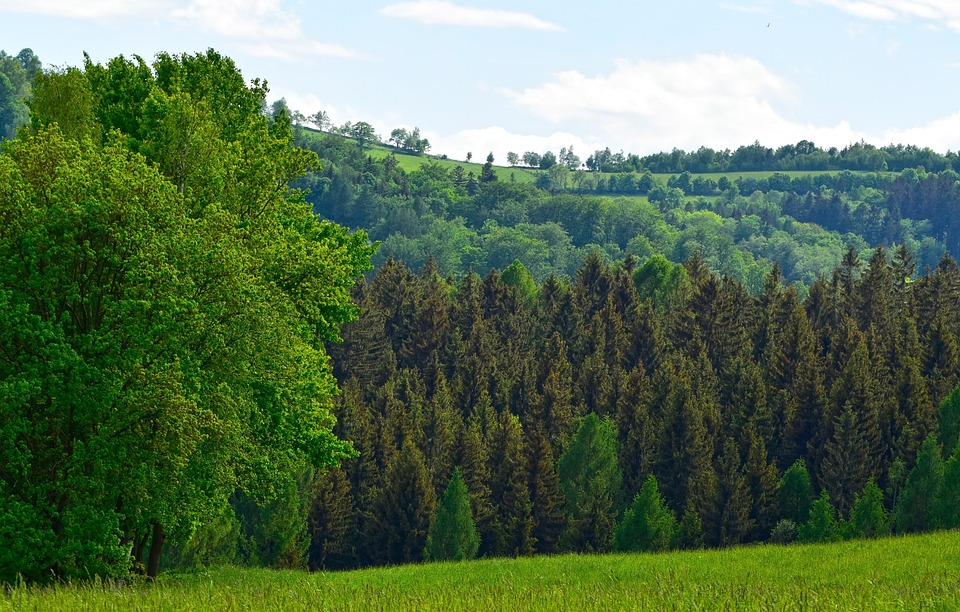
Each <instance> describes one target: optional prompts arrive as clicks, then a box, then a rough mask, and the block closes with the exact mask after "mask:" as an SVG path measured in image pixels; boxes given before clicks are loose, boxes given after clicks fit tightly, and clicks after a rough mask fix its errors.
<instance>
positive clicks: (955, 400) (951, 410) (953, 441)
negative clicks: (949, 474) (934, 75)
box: [940, 385, 960, 456]
mask: <svg viewBox="0 0 960 612" xmlns="http://www.w3.org/2000/svg"><path fill="white" fill-rule="evenodd" d="M958 438H960V385H957V386H956V387H954V389H953V391H952V392H951V393H950V395H948V396H947V397H946V398H944V400H943V401H942V402H941V403H940V441H941V442H943V452H944V453H945V454H948V455H950V456H952V455H953V451H954V449H956V448H957V446H958V445H957V440H958Z"/></svg>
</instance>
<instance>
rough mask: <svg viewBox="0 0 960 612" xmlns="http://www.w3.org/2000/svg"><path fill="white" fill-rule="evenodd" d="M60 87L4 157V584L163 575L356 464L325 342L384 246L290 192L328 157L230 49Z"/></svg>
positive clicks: (105, 72) (0, 380)
mask: <svg viewBox="0 0 960 612" xmlns="http://www.w3.org/2000/svg"><path fill="white" fill-rule="evenodd" d="M177 75H179V76H177ZM48 76H49V81H46V85H44V87H46V86H49V89H47V90H46V92H45V93H49V94H50V96H49V98H42V99H41V101H43V100H47V101H49V102H50V103H49V104H46V103H45V102H44V104H40V105H38V106H37V113H38V117H41V116H42V117H43V119H42V120H41V121H39V122H40V123H41V124H43V123H45V122H46V123H48V124H49V125H51V126H52V127H50V128H48V129H39V130H38V131H37V132H36V133H34V134H30V135H26V134H25V135H24V136H22V137H21V138H19V139H18V140H16V141H14V142H13V143H12V144H11V145H10V146H9V147H7V148H5V149H4V152H3V154H2V155H0V219H2V225H3V227H4V230H3V232H2V233H0V270H2V271H0V301H3V302H4V308H3V309H2V313H0V318H2V319H3V320H2V325H0V330H2V331H0V352H2V353H3V354H6V355H12V356H13V357H12V358H11V359H6V360H3V361H2V362H0V406H3V409H2V410H3V412H2V414H0V424H2V431H3V432H4V434H3V437H2V439H0V445H2V449H0V457H2V458H0V474H2V476H3V482H4V483H5V484H4V486H3V489H2V490H0V508H2V510H0V513H2V514H3V515H5V516H9V517H10V519H11V521H13V522H11V523H9V524H8V525H6V526H5V527H4V529H8V530H9V533H10V534H14V537H13V539H12V540H10V545H9V549H10V550H12V551H14V552H16V553H17V554H16V555H15V556H10V557H8V558H4V559H3V563H2V565H0V578H2V579H9V578H10V577H11V576H13V575H14V574H15V573H20V574H23V575H25V576H30V577H40V576H45V577H51V576H60V577H64V578H70V577H79V576H83V577H88V576H92V575H104V576H117V575H122V574H123V573H124V572H125V571H126V568H127V567H129V565H130V563H131V558H130V551H131V549H132V550H133V559H132V561H133V563H134V564H135V565H139V564H140V563H144V561H146V563H145V565H146V567H147V571H148V572H149V573H155V572H156V571H157V568H158V565H157V563H158V561H159V559H160V552H161V547H162V545H163V543H164V542H165V539H166V538H167V537H169V538H170V540H171V541H172V542H174V543H183V542H186V541H187V540H188V539H189V538H190V536H191V535H192V534H193V533H194V531H195V530H196V529H197V528H198V527H200V526H201V525H203V524H204V523H206V522H208V521H211V520H214V519H216V517H217V516H218V515H219V513H220V511H221V510H222V507H223V502H224V500H226V499H227V498H228V497H229V496H231V495H233V494H234V493H235V492H236V491H237V490H238V489H239V490H240V491H242V492H245V493H247V494H249V495H253V496H256V497H258V498H262V499H265V500H266V499H272V498H275V497H276V495H277V493H278V491H281V490H283V488H284V486H286V485H285V484H284V483H289V482H290V478H291V474H294V473H297V472H298V471H299V470H300V469H301V467H302V465H303V462H304V461H309V462H310V463H313V464H314V465H316V466H324V465H330V464H333V463H336V462H337V461H338V460H340V459H342V458H345V457H349V456H351V455H352V454H353V452H352V449H351V447H350V445H349V443H346V442H343V441H340V440H338V439H337V438H336V437H335V436H334V435H333V431H332V429H333V425H334V419H333V417H332V414H331V413H330V398H331V397H332V395H333V394H334V392H335V391H336V386H335V381H334V379H333V377H332V374H331V371H330V366H329V362H328V359H327V356H326V352H325V350H324V347H323V344H322V342H323V340H324V339H334V338H336V336H337V333H338V326H339V324H341V323H343V322H345V321H348V320H349V319H350V318H351V317H352V316H353V315H354V313H355V311H354V309H353V307H352V306H351V305H350V296H349V289H350V287H351V286H352V285H353V283H354V280H355V279H356V277H357V276H358V275H360V274H361V273H362V272H363V271H365V270H366V269H367V268H368V267H369V258H370V256H371V254H372V251H373V249H372V248H371V247H370V246H369V245H367V244H366V237H365V236H364V235H363V234H355V235H350V234H348V233H347V231H346V230H345V229H344V228H342V227H339V226H336V225H334V224H333V223H330V222H324V221H319V220H318V219H317V218H316V217H315V216H313V215H312V214H311V212H310V211H309V209H308V208H307V207H306V206H304V203H303V199H302V194H301V193H299V192H297V191H295V190H291V189H289V188H288V187H287V185H288V182H289V181H290V180H291V179H293V178H295V177H297V176H298V175H301V174H302V173H303V172H305V171H306V170H307V169H309V168H315V167H316V158H315V156H313V155H312V154H309V153H306V152H303V151H300V150H296V149H294V148H292V147H291V141H292V136H291V133H290V130H289V125H287V126H283V125H280V124H274V125H273V126H269V125H268V124H267V121H266V119H265V118H264V117H262V116H261V115H260V105H259V104H255V105H254V104H247V103H245V102H243V101H244V100H246V101H254V102H256V101H257V100H258V99H259V98H261V97H262V93H263V91H262V90H260V89H256V88H253V89H248V88H247V86H246V85H245V83H244V80H243V78H242V77H241V76H240V75H239V72H237V71H236V69H235V67H234V66H233V64H232V62H229V61H228V60H225V59H224V58H222V57H220V56H218V55H216V54H215V53H214V52H212V51H211V52H208V54H206V55H202V56H186V57H182V58H179V57H178V58H171V57H168V56H159V57H158V60H157V62H156V64H155V66H154V69H153V70H151V67H150V66H148V65H146V64H145V63H144V62H143V61H142V60H139V58H137V60H136V61H127V60H124V59H123V58H116V59H115V60H112V61H111V62H110V63H109V64H108V65H107V66H100V65H96V64H93V63H92V62H90V61H89V59H88V61H87V63H86V66H85V70H84V72H83V73H82V76H83V77H84V78H86V80H87V81H88V83H89V87H88V88H86V89H85V88H84V87H82V83H81V81H80V73H78V72H77V71H70V70H68V71H66V72H64V73H57V74H56V75H48ZM41 83H44V81H43V79H41ZM61 85H64V89H59V88H60V86H61ZM67 85H69V87H67ZM167 86H169V87H170V89H169V90H166V89H164V87H167ZM231 87H232V88H233V89H230V88H231ZM41 89H42V88H41ZM63 91H68V92H69V95H64V96H60V97H58V95H59V94H57V92H63ZM84 92H86V93H84ZM89 92H93V94H94V95H93V98H92V105H93V110H92V117H93V118H94V120H95V121H96V123H97V129H88V127H89V126H88V125H87V124H86V123H85V122H86V121H88V119H89V117H88V116H87V114H86V111H85V110H83V112H81V113H80V114H79V115H77V116H79V117H81V119H77V118H76V117H77V116H74V115H70V116H69V117H68V116H67V115H69V113H67V111H69V110H71V109H70V106H71V104H72V103H73V102H77V101H79V102H77V103H78V104H79V103H80V102H84V100H85V99H86V98H85V97H84V96H85V95H87V94H88V93H89ZM71 101H72V102H71ZM84 103H85V102H84ZM220 105H223V112H220V110H221V108H220ZM81 106H82V104H81ZM81 110H82V109H81ZM191 110H192V111H194V112H188V111H191ZM60 112H64V113H66V114H65V115H64V124H65V125H70V126H73V127H71V128H70V129H71V134H70V136H71V138H67V137H65V135H64V134H62V132H61V131H60V130H59V129H58V128H57V127H56V125H55V124H57V125H59V123H60V121H59V118H58V116H57V115H58V113H60ZM44 113H46V114H44ZM83 117H87V119H83ZM187 118H190V119H191V121H192V122H193V123H190V122H187V123H184V121H185V120H186V119H187ZM111 130H118V131H119V135H118V132H117V131H113V132H111ZM95 134H105V135H109V137H106V138H105V140H106V141H107V143H106V144H105V145H101V144H100V143H99V142H98V141H96V140H92V139H91V138H89V137H88V136H89V135H95ZM191 138H198V139H202V140H203V142H202V143H200V142H198V141H191ZM74 139H75V140H74ZM201 144H202V146H197V147H194V145H201ZM130 149H134V150H138V151H142V152H143V153H145V154H146V155H147V156H148V158H149V159H148V160H145V159H144V157H142V156H141V155H139V154H136V153H133V152H132V151H131V150H130ZM175 160H179V162H180V163H175ZM28 509H30V510H29V511H28ZM301 517H302V515H301ZM291 520H293V519H292V518H291ZM297 529H299V531H300V532H301V533H302V532H303V525H302V524H301V525H299V526H298V528H297ZM151 532H152V534H153V539H152V546H151V547H150V558H149V560H147V559H144V558H143V555H144V554H145V552H146V548H145V546H146V544H147V543H148V541H150V538H149V536H150V534H151ZM27 549H30V550H27ZM294 549H297V550H299V549H300V546H299V545H297V546H294V547H293V548H292V549H291V550H290V551H279V552H278V553H277V555H276V557H275V558H280V557H281V556H282V555H284V554H287V553H288V552H289V553H291V554H292V553H293V550H294ZM296 556H297V555H293V557H296ZM293 557H291V558H293ZM273 558H274V557H273V556H271V559H273ZM295 563H298V561H297V562H295ZM295 563H294V564H295Z"/></svg>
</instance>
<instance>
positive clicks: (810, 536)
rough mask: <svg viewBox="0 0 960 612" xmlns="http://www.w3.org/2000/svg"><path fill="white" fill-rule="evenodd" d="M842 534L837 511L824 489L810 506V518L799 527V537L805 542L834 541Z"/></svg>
mask: <svg viewBox="0 0 960 612" xmlns="http://www.w3.org/2000/svg"><path fill="white" fill-rule="evenodd" d="M839 536H840V533H839V526H838V524H837V511H836V510H835V509H834V507H833V504H831V503H830V494H829V493H827V492H826V491H823V492H822V493H821V494H820V497H818V498H817V500H816V501H815V502H813V505H812V506H811V507H810V518H809V519H807V521H806V522H805V523H803V524H802V525H800V527H799V528H798V529H797V539H799V540H800V541H801V542H805V543H813V542H833V541H835V540H837V539H838V538H839Z"/></svg>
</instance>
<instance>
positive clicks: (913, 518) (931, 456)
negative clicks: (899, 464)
mask: <svg viewBox="0 0 960 612" xmlns="http://www.w3.org/2000/svg"><path fill="white" fill-rule="evenodd" d="M942 483H943V458H942V456H941V454H940V444H939V443H938V442H937V439H936V437H935V436H934V435H933V434H931V435H929V436H928V437H927V439H926V440H924V442H923V446H921V447H920V453H919V454H918V455H917V464H916V465H915V466H914V467H913V469H912V470H910V474H909V475H908V476H907V481H906V483H904V485H903V489H902V490H901V491H900V495H899V497H897V507H896V510H895V511H894V516H893V522H894V525H895V526H896V531H897V533H918V532H924V531H930V530H931V529H933V528H934V527H935V526H936V518H937V516H936V504H935V503H931V502H934V500H936V499H937V496H938V495H939V494H940V487H941V485H942Z"/></svg>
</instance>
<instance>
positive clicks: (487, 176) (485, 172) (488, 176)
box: [479, 152, 497, 183]
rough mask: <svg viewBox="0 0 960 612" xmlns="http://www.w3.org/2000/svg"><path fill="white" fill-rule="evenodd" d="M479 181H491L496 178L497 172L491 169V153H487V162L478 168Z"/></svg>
mask: <svg viewBox="0 0 960 612" xmlns="http://www.w3.org/2000/svg"><path fill="white" fill-rule="evenodd" d="M479 180H480V182H481V183H492V182H494V181H496V180H497V173H496V171H494V169H493V153H492V152H491V153H490V154H488V155H487V162H486V163H485V164H483V167H482V168H481V169H480V179H479Z"/></svg>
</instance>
